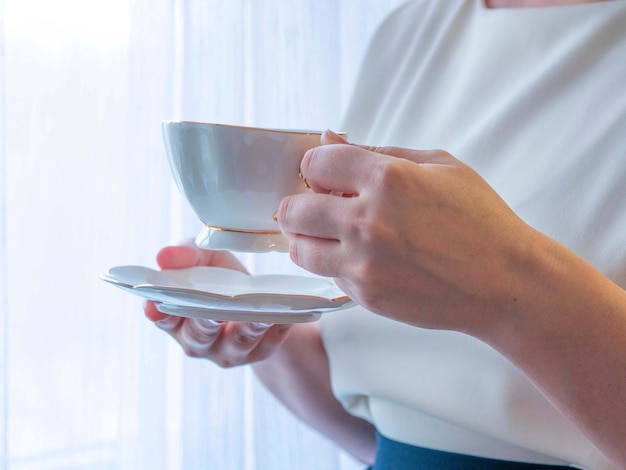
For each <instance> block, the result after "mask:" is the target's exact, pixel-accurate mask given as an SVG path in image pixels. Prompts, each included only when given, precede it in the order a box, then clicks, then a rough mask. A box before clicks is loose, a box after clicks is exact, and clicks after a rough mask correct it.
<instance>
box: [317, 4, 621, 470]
mask: <svg viewBox="0 0 626 470" xmlns="http://www.w3.org/2000/svg"><path fill="white" fill-rule="evenodd" d="M344 129H345V130H347V131H348V132H349V135H350V139H351V140H352V141H353V142H357V143H367V144H372V145H396V146H403V147H410V148H417V149H429V148H442V149H445V150H447V151H449V152H450V153H452V154H453V155H455V156H456V157H457V158H460V159H461V160H463V161H464V162H466V163H468V164H469V165H470V166H472V167H473V168H474V169H475V170H477V171H478V172H479V173H480V174H481V175H482V176H483V177H484V178H485V179H486V180H487V181H488V182H489V183H490V184H491V185H492V186H493V187H494V188H495V190H496V191H497V192H498V193H499V194H500V195H501V196H502V197H503V198H504V199H505V200H506V201H507V203H508V204H509V205H510V206H511V207H512V208H513V210H514V211H515V212H516V213H517V214H519V215H520V216H521V217H522V218H523V219H524V220H525V221H526V222H527V223H529V224H530V225H531V226H533V227H535V228H536V229H538V230H540V231H542V232H543V233H545V234H547V235H548V236H550V237H552V238H554V239H556V240H558V241H559V242H561V243H562V244H564V245H565V246H567V247H568V248H570V249H571V250H573V251H575V252H576V253H578V254H579V255H581V256H582V257H584V258H585V259H586V260H587V261H589V262H590V263H591V264H593V265H594V266H596V267H597V268H599V269H600V270H601V271H602V272H604V273H605V274H606V275H607V276H608V277H610V278H611V279H613V280H614V281H615V282H617V283H618V284H620V285H621V286H623V287H625V288H626V1H624V0H613V1H605V2H599V3H590V4H583V5H572V6H562V7H549V8H527V9H487V8H486V7H485V6H484V2H483V0H416V1H412V2H409V3H407V4H406V5H404V6H403V7H401V8H400V9H398V10H396V11H395V12H394V13H393V14H392V15H391V16H390V17H389V18H388V19H387V20H386V21H385V22H384V23H383V24H382V26H381V27H380V29H379V31H378V32H377V34H376V35H375V37H374V39H373V42H372V44H371V47H370V49H369V52H368V54H367V56H366V58H365V61H364V64H363V68H362V71H361V74H360V79H359V81H358V83H357V86H356V88H355V93H354V99H353V102H352V104H351V107H350V108H349V111H348V113H347V117H346V120H345V125H344ZM321 325H322V333H323V338H324V343H325V346H326V348H327V350H328V354H329V359H330V365H331V377H332V384H333V390H334V393H335V394H336V396H337V397H338V398H339V399H340V400H341V402H342V403H343V404H344V406H345V407H346V409H347V410H349V411H350V412H351V413H353V414H355V415H358V416H361V417H363V418H365V419H367V420H369V421H371V422H372V423H374V424H375V425H376V426H377V427H378V429H379V430H380V432H382V433H383V434H384V435H386V436H387V437H389V438H392V439H396V440H399V441H402V442H406V443H409V444H413V445H419V446H422V447H428V448H433V449H438V450H445V451H450V452H459V453H465V454H469V455H476V456H483V457H491V458H499V459H508V460H518V461H527V462H535V463H545V464H561V465H568V464H571V465H572V466H577V467H580V468H589V469H594V470H602V469H611V468H614V467H613V466H612V465H611V464H610V463H609V462H608V461H607V459H606V458H605V457H603V456H602V454H601V453H600V451H599V450H598V449H597V448H596V447H595V446H594V445H593V444H592V443H591V442H589V440H588V439H587V438H585V437H584V436H583V435H582V434H581V433H580V432H579V431H578V430H577V429H576V428H575V427H574V426H573V425H572V424H571V423H570V422H569V421H568V420H567V419H566V418H565V417H564V416H563V415H561V414H560V413H559V411H557V410H556V409H555V408H554V407H553V406H552V405H551V404H550V403H549V402H548V401H547V400H546V399H545V398H544V396H543V395H542V394H541V393H539V391H538V390H537V389H536V388H535V387H534V386H533V385H532V384H531V383H530V382H529V381H528V380H527V379H526V377H525V376H524V375H523V374H522V373H521V372H520V371H519V370H518V369H517V368H516V367H515V366H513V365H512V364H511V363H510V362H509V361H508V360H507V359H505V358H504V357H503V356H502V355H500V354H499V353H498V352H497V351H495V350H493V349H492V348H490V347H489V346H487V345H486V344H484V343H482V342H480V341H478V340H476V339H474V338H472V337H469V336H466V335H464V334H461V333H456V332H449V331H432V330H423V329H419V328H414V327H411V326H408V325H405V324H402V323H398V322H394V321H392V320H389V319H385V318H383V317H380V316H377V315H374V314H371V313H369V312H367V311H365V310H364V309H362V308H354V309H350V310H346V311H340V312H336V313H332V314H328V315H326V316H325V317H324V318H323V319H322V322H321ZM625 351H626V345H625ZM589 386H590V387H591V386H593V384H589ZM625 442H626V441H625ZM625 445H626V444H625Z"/></svg>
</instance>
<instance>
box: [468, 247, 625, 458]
mask: <svg viewBox="0 0 626 470" xmlns="http://www.w3.org/2000/svg"><path fill="white" fill-rule="evenodd" d="M539 239H540V241H539V243H537V244H536V245H535V250H534V251H533V255H532V256H529V257H528V258H527V259H526V263H523V264H522V267H521V270H520V271H519V272H520V273H523V274H522V275H521V276H520V279H521V281H520V284H519V290H518V292H517V293H516V294H514V295H513V296H512V297H511V300H510V301H511V304H512V306H511V309H510V310H509V311H508V313H507V314H506V315H504V316H503V321H502V322H500V323H499V325H498V327H497V328H495V329H493V330H491V331H489V332H488V333H487V335H486V336H484V337H483V339H484V340H485V341H486V342H488V343H490V344H491V345H492V346H494V347H495V348H496V349H498V350H499V351H500V352H502V353H503V354H504V355H505V356H507V357H508V358H509V359H511V360H512V361H513V362H514V363H516V364H517V365H518V366H519V367H520V369H522V370H523V371H524V372H525V373H526V374H527V375H528V377H529V378H530V379H531V380H532V381H534V383H535V384H536V385H537V386H538V388H539V389H540V390H542V392H543V393H544V394H545V395H546V396H547V397H548V399H550V400H551V401H552V402H553V403H554V405H555V406H556V407H557V408H559V409H560V410H561V412H563V413H564V414H565V415H566V416H568V417H569V418H570V419H571V420H572V421H573V422H574V423H575V424H576V425H577V426H578V427H579V428H580V429H581V430H582V431H583V432H584V433H585V434H586V435H587V436H588V437H589V438H590V439H591V440H592V441H594V442H595V443H596V445H597V446H598V447H599V448H600V449H602V450H603V451H604V452H605V453H606V455H607V456H608V457H609V458H611V459H613V460H614V461H615V463H617V464H618V465H619V466H620V467H622V466H624V467H626V437H624V436H626V292H625V291H624V290H623V289H621V288H620V287H619V286H617V285H615V284H614V283H612V282H611V281H609V280H608V279H607V278H606V277H604V276H603V275H602V274H601V273H599V272H598V271H596V270H595V269H594V268H593V267H591V266H590V265H589V264H587V263H586V262H585V261H584V260H582V259H580V258H579V257H577V256H575V255H574V254H573V253H571V252H570V251H568V250H567V249H565V248H564V247H562V246H560V245H558V244H557V243H555V242H553V241H551V240H548V239H546V238H545V237H539ZM513 299H515V300H513ZM513 304H515V305H513ZM477 336H480V334H478V335H477Z"/></svg>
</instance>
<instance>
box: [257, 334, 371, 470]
mask: <svg viewBox="0 0 626 470" xmlns="http://www.w3.org/2000/svg"><path fill="white" fill-rule="evenodd" d="M253 368H254V371H255V372H256V374H257V376H258V377H259V379H260V380H261V381H262V382H263V384H264V385H265V386H266V387H267V388H268V389H269V390H270V391H271V392H272V393H273V394H274V395H275V396H276V397H277V398H278V399H279V400H280V401H281V402H282V403H283V404H284V405H285V406H286V407H287V408H288V409H289V410H290V411H291V412H292V413H293V414H295V415H296V416H298V417H299V418H300V419H302V420H303V421H304V422H306V423H307V424H309V425H310V426H311V427H313V428H314V429H316V430H317V431H319V432H320V433H322V434H323V435H325V436H327V437H328V438H329V439H331V440H332V441H334V442H335V443H337V445H339V446H340V447H342V448H343V449H345V450H346V451H347V452H349V453H350V454H351V455H353V456H354V457H355V458H357V459H358V460H360V461H362V462H364V463H367V464H372V463H373V461H374V454H375V453H376V439H375V433H374V427H373V426H372V425H371V424H369V423H367V422H366V421H363V420H362V419H359V418H356V417H354V416H352V415H350V414H349V413H347V412H346V411H345V410H344V409H343V407H342V406H341V404H340V403H339V402H338V401H337V399H336V398H335V397H334V395H333V394H332V391H331V387H330V372H329V367H328V358H327V356H326V351H325V349H324V346H323V344H322V340H321V337H320V329H319V326H318V325H317V324H308V323H307V324H302V325H295V326H294V327H292V329H291V333H290V334H289V337H288V338H287V339H286V340H285V342H284V343H283V345H282V346H281V348H280V349H279V350H278V351H276V352H275V353H274V354H273V355H272V356H271V357H270V358H269V359H268V360H265V361H261V362H257V363H255V364H253Z"/></svg>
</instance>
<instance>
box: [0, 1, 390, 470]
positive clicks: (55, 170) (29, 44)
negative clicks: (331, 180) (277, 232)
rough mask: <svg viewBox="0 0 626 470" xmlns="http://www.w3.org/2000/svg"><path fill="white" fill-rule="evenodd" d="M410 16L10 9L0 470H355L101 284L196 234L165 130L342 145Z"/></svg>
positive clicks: (250, 385) (382, 7)
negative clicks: (206, 124)
mask: <svg viewBox="0 0 626 470" xmlns="http://www.w3.org/2000/svg"><path fill="white" fill-rule="evenodd" d="M400 3H401V1H400V0H376V1H375V0H372V1H368V2H364V1H363V0H328V1H324V2H318V1H315V0H290V1H288V2H287V1H284V0H258V1H255V0H228V1H218V0H107V1H101V0H56V1H54V2H51V1H49V0H0V470H31V469H32V470H48V469H63V470H78V469H89V470H101V469H116V470H117V469H132V470H137V469H146V470H147V469H150V470H153V469H155V470H158V469H168V470H178V469H184V470H187V469H192V470H193V469H209V470H211V469H218V470H229V469H233V470H239V469H244V470H252V469H260V470H264V469H295V468H297V469H304V470H307V469H325V470H332V469H343V470H346V469H358V468H362V466H360V465H359V464H357V463H356V462H354V461H352V460H351V459H350V458H349V457H347V456H346V455H344V454H343V453H341V452H339V451H338V450H337V449H336V448H335V446H334V445H333V444H332V443H330V442H327V441H326V440H324V439H323V438H322V437H320V436H319V435H317V434H316V433H315V432H313V431H311V430H309V429H308V428H307V427H305V426H304V425H302V424H301V423H300V422H298V421H297V420H296V419H295V418H293V417H292V416H291V415H290V414H288V413H287V412H286V411H285V410H284V409H283V408H282V407H281V405H280V404H278V403H277V402H276V401H275V400H274V399H273V397H271V396H270V395H269V394H268V393H267V392H266V391H265V390H264V389H263V388H262V387H261V386H260V385H259V384H258V383H257V382H256V380H255V378H254V376H253V375H252V374H251V373H250V371H249V370H248V369H246V368H237V369H233V370H222V369H219V368H218V367H217V366H214V365H213V364H211V363H209V362H207V361H200V360H192V359H188V358H186V357H185V356H184V355H183V353H182V351H181V350H180V348H179V347H178V346H177V345H176V344H175V343H174V341H173V340H170V339H169V338H168V337H166V335H165V334H163V333H162V332H161V331H159V330H158V329H157V328H156V327H154V325H152V324H150V322H148V321H147V320H145V318H144V317H143V313H142V309H141V305H142V302H141V300H139V299H138V298H135V297H133V296H131V295H129V294H127V293H125V292H122V291H120V290H117V289H114V288H113V287H111V286H109V285H106V284H104V283H103V282H102V281H100V280H99V279H98V274H99V273H100V272H102V271H104V270H106V269H107V268H108V267H110V266H114V265H121V264H140V265H147V266H151V267H156V263H155V261H154V257H155V254H156V252H157V251H158V249H159V248H161V247H162V246H164V245H166V244H169V243H174V242H177V241H179V240H180V239H182V238H185V237H193V236H195V234H196V233H197V231H198V230H199V223H198V221H197V220H196V219H195V216H193V215H192V214H191V212H190V211H189V210H188V208H187V207H186V206H185V204H184V203H183V202H182V200H181V198H180V196H179V194H178V192H177V190H176V189H175V188H174V186H173V184H172V179H171V177H170V174H169V169H168V168H167V163H166V161H165V156H164V153H163V148H162V143H161V135H160V127H159V123H160V121H161V120H162V119H187V120H198V121H215V122H229V123H236V124H244V125H259V126H266V125H267V126H275V127H300V128H326V127H330V128H335V129H336V128H337V127H338V125H339V123H340V117H341V113H342V111H343V109H344V107H345V105H346V101H347V99H348V98H349V92H350V89H351V86H352V83H353V81H354V78H355V75H356V72H357V70H358V64H359V60H360V58H361V56H362V54H363V52H364V48H365V47H366V45H367V42H368V39H369V37H370V36H371V34H372V32H373V30H374V28H375V27H376V25H377V24H378V23H379V22H380V21H381V20H382V18H383V17H384V16H385V15H386V14H387V13H388V12H389V11H390V10H391V9H392V8H394V7H395V6H397V5H398V4H400ZM242 259H243V260H244V261H245V262H246V264H247V265H248V266H249V268H250V270H251V271H252V272H283V273H289V272H294V273H295V272H300V271H299V270H298V269H296V267H294V266H293V265H292V264H291V263H290V261H289V260H288V258H287V257H286V255H257V256H252V255H242Z"/></svg>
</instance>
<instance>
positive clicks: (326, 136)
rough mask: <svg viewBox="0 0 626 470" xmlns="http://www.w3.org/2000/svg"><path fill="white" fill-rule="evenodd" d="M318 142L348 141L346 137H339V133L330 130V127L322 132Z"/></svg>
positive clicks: (338, 142) (323, 143)
mask: <svg viewBox="0 0 626 470" xmlns="http://www.w3.org/2000/svg"><path fill="white" fill-rule="evenodd" d="M320 142H321V144H322V145H330V144H347V143H348V141H347V140H346V139H344V138H343V137H341V136H340V135H339V134H336V133H335V132H333V131H331V130H330V129H327V130H325V131H324V132H323V133H322V137H321V138H320Z"/></svg>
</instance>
